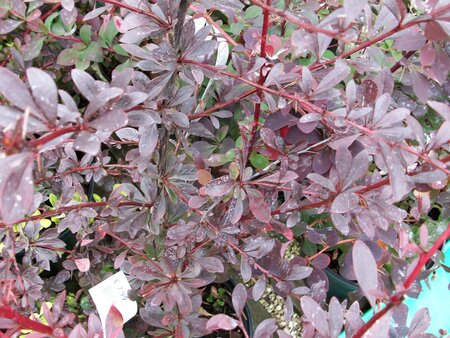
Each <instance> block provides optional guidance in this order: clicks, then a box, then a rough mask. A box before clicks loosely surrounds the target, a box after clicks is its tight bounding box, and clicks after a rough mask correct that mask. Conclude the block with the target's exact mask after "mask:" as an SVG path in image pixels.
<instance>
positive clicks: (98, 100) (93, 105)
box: [84, 87, 123, 119]
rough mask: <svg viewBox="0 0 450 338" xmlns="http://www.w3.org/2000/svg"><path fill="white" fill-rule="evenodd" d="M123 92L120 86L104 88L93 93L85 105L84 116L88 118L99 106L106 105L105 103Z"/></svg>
mask: <svg viewBox="0 0 450 338" xmlns="http://www.w3.org/2000/svg"><path fill="white" fill-rule="evenodd" d="M122 94H123V89H122V88H114V87H113V88H105V89H103V90H102V91H100V92H99V93H97V95H95V96H94V97H93V98H92V99H91V100H90V101H91V102H90V103H89V105H88V106H87V108H86V110H85V112H84V116H85V118H86V119H90V118H91V117H92V115H93V114H94V113H95V112H97V111H98V109H99V108H102V107H105V106H106V107H108V105H107V103H108V102H109V101H110V100H111V99H114V98H116V97H118V96H119V95H122Z"/></svg>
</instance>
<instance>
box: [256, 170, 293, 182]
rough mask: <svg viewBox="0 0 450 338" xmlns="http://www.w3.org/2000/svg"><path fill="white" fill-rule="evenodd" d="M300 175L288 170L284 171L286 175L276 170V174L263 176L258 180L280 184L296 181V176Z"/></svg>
mask: <svg viewBox="0 0 450 338" xmlns="http://www.w3.org/2000/svg"><path fill="white" fill-rule="evenodd" d="M297 177H298V175H297V174H296V173H295V172H293V171H286V172H285V173H284V175H281V173H280V172H276V173H275V174H272V175H269V176H266V177H263V178H261V179H259V180H257V182H269V183H276V184H280V183H288V182H291V181H294V180H295V179H296V178H297Z"/></svg>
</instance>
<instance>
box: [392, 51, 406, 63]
mask: <svg viewBox="0 0 450 338" xmlns="http://www.w3.org/2000/svg"><path fill="white" fill-rule="evenodd" d="M391 54H392V57H393V58H394V60H395V61H396V62H398V61H400V60H401V59H402V58H403V54H402V52H399V51H398V50H394V49H392V50H391Z"/></svg>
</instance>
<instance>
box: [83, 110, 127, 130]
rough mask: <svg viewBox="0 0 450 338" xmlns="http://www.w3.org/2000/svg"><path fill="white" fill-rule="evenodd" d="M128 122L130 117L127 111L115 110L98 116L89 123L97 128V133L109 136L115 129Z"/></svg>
mask: <svg viewBox="0 0 450 338" xmlns="http://www.w3.org/2000/svg"><path fill="white" fill-rule="evenodd" d="M127 122H128V118H127V114H126V113H125V112H123V111H121V110H113V111H110V112H109V113H106V114H104V115H102V116H100V117H99V118H96V119H95V120H94V121H92V122H90V123H89V125H90V126H91V127H94V128H95V129H97V134H99V135H100V134H103V135H106V136H109V135H111V133H112V132H113V131H115V130H117V129H119V128H121V127H123V126H125V125H126V124H127Z"/></svg>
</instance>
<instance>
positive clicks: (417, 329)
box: [409, 307, 431, 337]
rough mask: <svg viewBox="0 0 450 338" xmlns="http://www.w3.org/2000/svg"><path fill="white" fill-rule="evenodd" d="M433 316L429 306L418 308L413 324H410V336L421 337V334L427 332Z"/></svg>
mask: <svg viewBox="0 0 450 338" xmlns="http://www.w3.org/2000/svg"><path fill="white" fill-rule="evenodd" d="M430 322H431V318H430V312H429V311H428V308H426V307H425V308H422V309H420V310H418V311H417V312H416V313H415V314H414V317H413V319H412V320H411V324H410V325H409V336H410V337H416V336H417V337H419V336H420V335H421V334H423V333H425V330H426V329H427V328H428V326H429V325H430Z"/></svg>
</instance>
